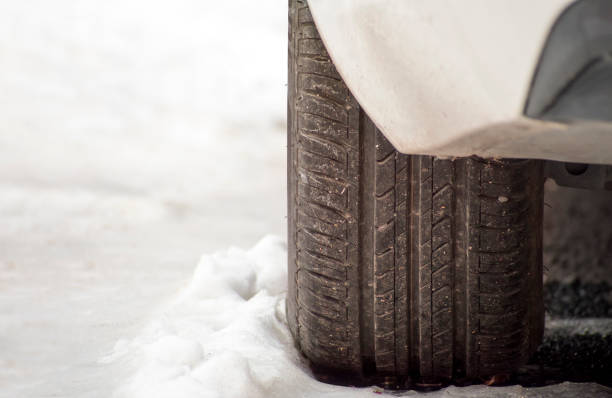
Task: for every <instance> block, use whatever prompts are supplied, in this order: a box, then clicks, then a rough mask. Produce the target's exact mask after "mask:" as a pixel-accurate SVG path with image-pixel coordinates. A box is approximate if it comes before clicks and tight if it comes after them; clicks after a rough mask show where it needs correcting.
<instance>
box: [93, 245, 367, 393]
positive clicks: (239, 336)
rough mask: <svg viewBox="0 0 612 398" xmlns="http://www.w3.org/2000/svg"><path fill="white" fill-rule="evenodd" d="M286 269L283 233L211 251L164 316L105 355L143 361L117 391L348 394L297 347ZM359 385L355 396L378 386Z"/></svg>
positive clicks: (162, 313)
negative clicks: (314, 373) (312, 368)
mask: <svg viewBox="0 0 612 398" xmlns="http://www.w3.org/2000/svg"><path fill="white" fill-rule="evenodd" d="M286 277H287V271H286V247H285V243H284V242H283V241H282V240H281V239H280V238H277V237H272V236H268V237H265V238H264V239H262V240H261V241H260V242H259V243H258V244H257V245H256V246H255V247H253V248H252V249H250V250H248V251H244V250H241V249H236V248H233V249H229V250H228V251H226V252H221V253H217V254H213V255H205V256H203V257H202V259H201V261H200V263H199V265H198V266H197V268H196V270H195V272H194V276H193V279H192V281H191V282H190V283H189V285H188V286H186V287H185V288H184V289H182V291H181V292H179V294H178V296H177V297H176V299H175V300H174V301H173V302H171V303H170V304H168V306H167V307H166V308H164V309H163V310H162V311H161V314H160V316H159V319H157V320H156V321H154V322H152V323H151V324H150V325H149V326H148V327H147V328H146V330H144V332H143V334H142V335H141V336H139V337H137V338H136V339H133V340H132V341H125V340H122V341H120V342H118V343H117V345H116V346H115V350H114V352H113V353H112V354H111V355H110V356H109V357H107V358H105V359H104V362H117V361H124V362H129V361H136V362H137V370H136V372H135V374H134V375H132V376H131V377H130V378H129V379H128V380H127V381H126V382H125V384H124V385H123V386H121V387H120V388H119V389H118V391H117V392H116V397H133V398H139V397H143V398H156V397H159V398H162V397H172V398H178V397H180V398H190V397H253V398H259V397H262V398H263V397H265V398H273V397H323V396H325V397H340V396H344V395H345V394H343V391H345V390H346V389H345V388H342V387H337V386H329V385H325V384H322V383H319V382H317V381H315V380H314V379H313V378H312V377H311V375H310V373H309V371H308V370H307V367H306V366H305V365H304V364H303V363H302V361H301V359H300V357H299V355H298V353H297V352H296V350H295V349H294V348H293V343H292V340H291V336H290V334H289V331H288V329H287V325H286V319H285V292H284V290H285V289H286ZM351 390H352V394H351V396H353V397H359V396H371V395H372V391H373V389H372V388H370V389H363V390H357V391H354V390H353V389H351Z"/></svg>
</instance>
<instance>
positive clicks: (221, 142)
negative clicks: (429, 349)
mask: <svg viewBox="0 0 612 398" xmlns="http://www.w3.org/2000/svg"><path fill="white" fill-rule="evenodd" d="M286 20H287V18H286V1H280V0H258V1H252V0H234V1H225V2H223V1H201V0H174V1H169V0H146V1H145V0H107V1H104V2H101V1H95V0H54V1H45V0H20V1H12V2H11V1H4V2H0V71H1V72H2V73H0V220H1V222H0V397H6V398H22V397H23V398H26V397H71V398H72V397H75V398H76V397H79V398H81V397H109V396H112V395H116V396H118V397H173V398H188V397H277V398H280V397H300V396H303V397H319V396H325V397H349V396H350V397H359V396H372V395H373V394H376V393H379V392H380V391H379V390H377V389H376V388H366V389H362V390H356V389H349V388H343V387H336V386H329V385H324V384H321V383H318V382H316V381H314V379H313V378H312V377H311V376H310V374H309V371H308V370H307V367H306V366H304V364H303V363H302V362H301V360H300V357H299V355H298V354H297V352H296V351H295V350H294V348H293V345H292V343H291V340H290V337H289V335H288V332H287V328H286V325H285V321H284V315H283V314H284V312H283V305H284V304H283V300H284V289H285V286H286V285H285V279H286V271H285V257H286V248H285V247H284V243H283V242H284V234H285V213H286V212H285V189H286V186H285V132H284V129H285V127H284V125H285V82H286V43H285V42H286V31H287V26H286ZM267 234H273V235H275V236H278V237H271V236H268V237H266V238H264V239H263V240H260V239H261V238H262V237H263V236H265V235H267ZM257 242H259V243H257ZM229 247H234V248H233V249H228V248H229ZM249 248H250V249H249ZM202 253H216V254H209V255H204V256H203V257H202V258H201V259H200V257H201V255H202ZM198 261H199V263H198ZM198 264H199V265H198ZM196 265H197V267H196ZM194 268H195V272H194ZM564 388H566V389H568V388H569V389H571V388H574V387H573V385H567V386H564ZM589 388H590V387H589ZM498 391H505V392H507V393H508V394H510V395H509V396H518V395H520V394H524V395H530V394H531V395H534V394H538V392H534V391H531V390H524V389H522V388H521V387H510V388H508V389H503V390H498ZM540 391H541V390H540ZM582 391H585V390H582ZM408 394H409V395H412V394H415V393H408ZM475 394H480V395H481V396H487V395H489V394H491V390H489V389H487V388H486V387H482V386H475V387H470V388H469V389H463V390H462V389H458V388H454V387H451V388H449V389H447V390H444V391H443V392H441V393H439V394H438V395H446V396H472V395H475ZM512 394H514V395H512ZM587 395H588V394H587Z"/></svg>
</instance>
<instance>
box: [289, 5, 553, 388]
mask: <svg viewBox="0 0 612 398" xmlns="http://www.w3.org/2000/svg"><path fill="white" fill-rule="evenodd" d="M289 25H290V27H289V81H288V82H289V83H288V224H289V225H288V226H289V229H288V247H289V258H288V268H289V289H288V296H287V319H288V324H289V327H290V330H291V333H292V334H293V336H294V338H295V341H296V344H297V346H298V348H299V349H300V350H301V352H302V353H303V354H304V355H305V356H306V358H308V360H309V361H310V363H311V365H312V367H313V368H314V369H315V370H316V371H317V373H318V374H326V375H348V376H349V377H350V380H351V382H352V383H357V382H358V381H359V380H370V379H371V378H372V377H400V378H401V377H408V376H410V377H411V378H416V379H417V380H419V381H420V382H423V383H438V382H444V381H450V380H451V379H455V380H457V379H466V378H467V379H471V380H475V379H479V378H487V377H490V376H493V375H497V374H504V373H510V372H513V371H515V370H516V369H517V368H518V367H519V366H521V365H522V364H524V363H525V362H526V361H527V360H528V358H529V356H530V354H531V353H532V352H533V351H534V350H535V348H536V347H537V346H538V345H539V343H540V341H541V338H542V333H543V325H544V315H543V300H542V254H541V252H542V217H543V182H544V177H543V168H542V162H541V161H536V160H518V159H481V158H477V157H469V158H455V159H441V158H436V157H431V156H413V155H404V154H401V153H399V152H397V151H396V150H395V149H394V148H393V146H392V145H391V144H390V143H389V141H387V139H386V138H385V137H384V135H383V134H382V133H381V132H380V131H379V130H378V129H377V128H376V126H375V125H374V124H373V122H372V121H371V120H370V119H369V118H368V116H367V115H366V113H365V112H364V111H363V109H362V108H361V107H360V105H359V104H358V103H357V101H356V100H355V98H354V97H353V96H352V95H351V93H350V91H349V90H348V88H347V86H346V85H345V84H344V82H343V81H342V78H341V77H340V75H339V74H338V72H337V71H336V69H335V67H334V65H333V63H332V61H331V59H330V57H329V55H328V54H327V52H326V49H325V47H324V45H323V42H322V41H321V39H320V37H319V35H318V33H317V29H316V27H315V24H314V22H313V19H312V17H311V14H310V12H309V9H308V6H307V4H306V2H305V1H301V0H290V1H289Z"/></svg>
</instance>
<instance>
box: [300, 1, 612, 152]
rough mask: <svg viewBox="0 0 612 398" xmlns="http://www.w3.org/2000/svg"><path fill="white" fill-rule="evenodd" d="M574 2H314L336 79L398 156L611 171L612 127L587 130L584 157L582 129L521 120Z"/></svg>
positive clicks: (587, 124)
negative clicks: (558, 163)
mask: <svg viewBox="0 0 612 398" xmlns="http://www.w3.org/2000/svg"><path fill="white" fill-rule="evenodd" d="M570 3H571V1H570V0H541V1H531V0H495V1H492V0H462V1H457V0H384V1H383V0H309V5H310V8H311V12H312V14H313V18H314V20H315V23H316V25H317V28H318V30H319V33H320V35H321V38H322V40H323V42H324V43H325V45H326V48H327V49H328V52H329V53H330V56H331V58H332V60H333V61H334V64H335V65H336V67H337V69H338V72H339V73H340V75H341V76H342V77H343V79H344V80H345V82H346V84H347V86H348V87H349V89H350V90H351V92H352V93H353V95H354V96H355V97H356V99H357V100H358V101H359V103H360V104H361V106H362V107H363V109H364V110H365V111H366V113H367V114H368V116H370V118H371V119H372V120H373V121H374V123H375V124H376V125H377V127H378V128H379V129H380V130H381V131H382V132H383V133H384V134H385V136H386V137H387V138H388V139H389V140H390V141H391V142H392V143H393V144H394V145H395V147H396V148H397V149H398V150H399V151H401V152H404V153H412V154H430V155H439V156H440V155H443V156H467V155H472V154H478V155H480V156H492V157H494V156H504V157H533V158H546V159H555V160H567V161H582V162H602V163H612V153H605V152H606V151H603V150H602V149H601V147H600V145H598V143H599V142H600V139H602V137H604V136H606V137H607V136H612V135H611V134H610V132H611V131H612V130H611V126H610V125H609V124H607V123H586V124H585V126H592V127H593V128H591V129H589V128H586V130H589V131H587V132H584V131H582V130H585V128H584V126H581V134H583V135H584V136H585V142H586V143H588V142H592V143H593V144H592V145H591V146H588V147H586V148H584V149H583V151H582V152H579V151H576V148H575V146H574V144H575V143H574V141H575V137H574V136H573V133H574V130H575V129H576V126H567V125H565V124H560V123H551V122H542V121H536V120H534V119H529V118H526V117H524V116H523V110H524V108H525V101H526V98H527V96H528V93H529V88H530V85H531V82H532V79H533V76H534V72H535V69H536V67H537V65H538V60H539V57H540V54H541V51H542V48H543V46H544V44H545V42H546V39H547V37H548V33H549V31H550V29H551V27H552V25H553V24H554V22H555V21H556V20H557V18H558V16H559V15H560V14H561V13H562V12H563V10H564V9H565V8H566V7H567V6H568V5H569V4H570ZM491 127H495V128H496V129H497V131H498V133H495V132H492V131H491ZM564 137H565V138H564ZM608 140H609V139H608ZM585 145H586V144H585ZM526 146H528V147H526ZM598 146H599V148H598ZM608 148H609V147H608ZM607 152H612V151H607Z"/></svg>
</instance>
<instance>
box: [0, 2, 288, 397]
mask: <svg viewBox="0 0 612 398" xmlns="http://www.w3.org/2000/svg"><path fill="white" fill-rule="evenodd" d="M286 19H287V18H286V4H285V3H284V2H280V1H277V0H261V1H257V2H254V1H247V0H238V1H232V2H218V1H214V2H213V1H198V0H175V1H167V0H147V1H144V0H109V1H104V2H100V1H95V0H54V1H45V0H23V1H15V2H11V1H3V2H0V71H1V72H2V73H0V220H1V223H0V396H2V397H10V398H16V397H19V398H21V397H34V396H36V397H38V396H61V397H64V396H68V397H85V396H96V397H97V396H100V397H105V396H108V395H109V391H111V390H112V389H113V388H114V385H113V383H114V382H113V380H114V379H113V378H114V377H115V376H114V374H115V368H114V367H112V366H110V367H109V366H106V365H103V364H98V359H99V358H100V357H102V356H104V355H107V354H108V353H109V352H111V350H112V349H113V346H114V344H115V342H116V341H117V340H118V339H120V338H122V337H128V336H131V335H135V334H136V333H137V332H138V331H139V330H140V328H141V327H142V326H144V325H145V324H146V323H147V320H148V319H149V318H150V316H151V315H152V313H153V312H154V311H155V310H156V309H157V307H158V306H159V305H162V303H163V302H164V301H165V300H166V299H167V298H169V297H171V296H172V295H173V294H174V293H175V292H176V291H177V289H178V288H179V287H180V286H182V285H184V284H185V283H186V281H187V280H188V279H189V278H190V277H191V273H192V270H193V268H194V267H195V265H196V264H197V262H198V259H199V257H200V256H201V254H202V253H205V252H214V251H216V250H220V249H223V248H227V247H229V246H238V247H244V248H247V247H250V246H252V245H253V244H255V243H256V242H257V241H258V240H259V239H260V238H261V237H262V236H264V235H265V234H267V233H273V234H276V235H280V236H283V235H284V233H285V232H284V230H285V218H284V216H285V213H286V211H285V146H286V143H285V142H286V138H285V132H284V121H285V109H286V105H285V92H286V87H285V82H286V30H287V29H286ZM115 384H116V383H115Z"/></svg>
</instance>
